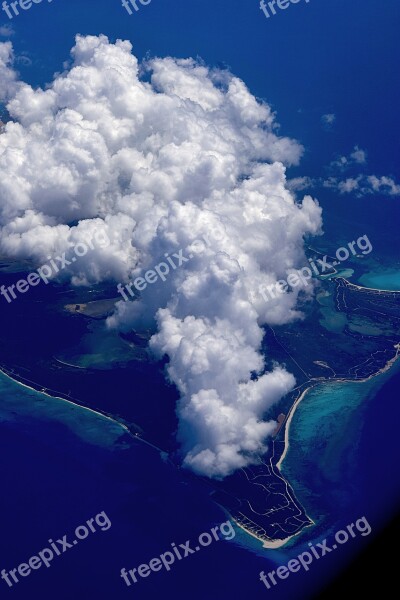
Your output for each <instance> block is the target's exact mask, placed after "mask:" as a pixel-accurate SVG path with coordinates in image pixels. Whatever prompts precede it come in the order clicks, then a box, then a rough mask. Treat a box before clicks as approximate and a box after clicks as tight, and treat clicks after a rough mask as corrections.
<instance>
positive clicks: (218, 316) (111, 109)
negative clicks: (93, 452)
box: [0, 36, 321, 477]
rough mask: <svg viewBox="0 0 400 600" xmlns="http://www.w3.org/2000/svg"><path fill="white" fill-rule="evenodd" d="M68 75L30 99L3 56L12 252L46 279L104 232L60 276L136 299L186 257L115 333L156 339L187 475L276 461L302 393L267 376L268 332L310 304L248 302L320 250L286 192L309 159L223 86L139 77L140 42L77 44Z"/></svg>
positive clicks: (6, 242) (175, 65)
mask: <svg viewBox="0 0 400 600" xmlns="http://www.w3.org/2000/svg"><path fill="white" fill-rule="evenodd" d="M72 59H73V63H72V65H71V67H70V68H69V70H66V71H65V72H64V73H62V74H60V75H58V76H56V77H55V79H54V81H53V82H52V83H51V85H49V86H48V87H47V88H46V89H40V88H37V89H33V88H32V87H31V86H30V85H27V84H26V83H23V82H18V81H17V79H16V75H15V73H14V71H13V70H12V69H11V67H10V64H11V61H12V48H11V45H10V44H9V43H5V44H0V83H1V89H2V90H3V92H4V94H5V95H4V97H7V98H8V100H9V101H8V105H7V110H8V112H9V114H10V116H11V121H9V122H8V123H7V125H6V127H5V131H4V133H2V134H1V135H0V207H1V209H0V227H1V229H0V251H1V253H2V254H7V255H8V256H10V257H18V258H29V259H30V260H32V261H33V262H35V263H37V264H38V265H40V264H41V263H43V262H45V260H46V258H47V257H48V256H49V255H52V254H60V253H62V252H66V254H67V255H68V252H70V250H71V248H72V246H74V244H76V243H77V242H79V241H85V239H86V238H87V236H88V235H90V234H91V232H93V231H94V230H101V231H102V233H103V234H104V235H107V237H108V238H109V240H110V245H109V246H108V247H107V248H101V249H96V250H94V251H92V252H90V253H88V254H87V255H86V256H85V257H83V258H82V259H81V260H79V261H76V262H75V263H74V264H72V265H71V266H70V267H68V269H69V270H67V269H65V270H64V271H63V275H64V276H66V275H68V276H69V277H70V278H71V280H72V282H73V283H74V284H78V285H90V284H91V283H93V282H99V281H105V280H112V281H115V282H119V281H121V282H128V281H129V280H131V279H132V278H135V277H137V276H138V275H140V274H142V273H143V272H144V271H145V270H146V269H149V268H151V267H152V266H153V265H155V264H156V263H157V262H160V261H161V260H167V259H168V257H170V256H171V255H173V254H174V253H175V254H177V253H179V252H180V251H181V250H182V249H184V251H185V256H189V255H191V256H192V258H191V260H190V261H185V263H184V264H183V265H182V267H180V268H176V269H172V268H171V273H170V276H169V277H168V279H167V280H166V281H165V282H159V283H158V284H156V285H154V286H148V288H147V289H146V290H144V291H143V293H142V296H141V299H140V301H136V302H121V303H119V305H118V307H117V310H116V312H115V314H114V315H113V316H112V317H111V318H110V319H109V321H108V326H109V327H115V328H120V329H128V328H131V327H137V326H138V324H139V325H141V326H143V323H146V324H148V325H149V327H153V331H154V335H153V337H152V339H151V341H150V345H151V348H152V349H153V351H154V352H155V353H156V355H158V356H163V355H167V356H168V357H169V363H168V374H169V377H170V378H171V380H172V381H173V382H174V383H175V384H176V386H177V388H178V390H179V392H180V395H181V399H180V402H179V405H178V407H177V413H178V416H179V431H178V438H179V442H180V445H181V448H182V453H183V462H184V464H185V465H186V466H188V467H189V468H191V469H193V470H194V471H195V472H197V473H201V474H204V475H208V476H210V477H224V476H226V475H228V474H229V473H231V472H233V471H234V470H235V469H237V468H239V467H242V466H244V465H246V464H249V463H251V462H254V461H256V460H257V456H258V455H259V454H260V453H262V452H264V451H265V449H266V443H267V439H268V436H269V435H270V434H271V431H272V430H273V428H274V423H273V422H272V421H271V420H269V421H266V420H265V419H266V416H267V415H268V413H269V411H270V409H271V407H272V406H273V404H274V403H276V402H278V401H279V399H280V398H282V397H283V396H284V395H285V394H286V393H287V392H288V391H289V390H290V389H291V388H292V387H293V385H294V383H295V382H294V378H293V376H292V375H291V374H290V373H288V372H287V371H286V370H285V368H284V367H283V366H280V365H276V364H273V363H269V364H268V365H266V362H265V357H264V355H263V353H262V352H261V343H262V339H263V329H262V326H263V325H264V324H285V323H289V322H291V321H293V320H294V319H297V318H301V316H302V313H301V308H299V294H303V295H304V294H305V293H307V294H310V293H311V289H312V286H308V289H307V291H306V292H304V291H303V292H302V291H300V290H299V289H297V288H295V289H294V290H293V291H292V292H291V293H286V294H283V295H281V296H280V297H279V298H276V299H275V300H274V301H271V302H269V303H265V302H263V301H262V298H259V299H255V300H254V301H253V300H251V299H250V298H251V297H252V296H251V292H252V291H254V290H256V289H258V288H259V286H260V285H262V284H267V285H269V284H274V283H276V282H277V281H278V280H279V279H282V278H283V277H284V275H285V273H287V270H288V269H291V268H299V267H301V266H303V264H304V262H305V256H304V252H303V242H304V237H305V236H307V235H314V234H318V233H319V232H320V227H321V209H320V207H319V206H318V203H317V202H316V201H314V200H313V199H312V198H311V197H310V196H305V197H304V198H303V200H302V202H298V201H297V200H296V199H295V198H294V196H293V195H292V193H291V191H290V190H289V189H288V187H287V185H286V173H285V170H286V166H288V165H295V164H298V162H299V159H300V157H301V155H302V151H303V149H302V147H301V145H300V144H299V143H298V142H296V141H294V140H291V139H289V138H286V137H280V136H278V135H277V133H276V131H277V124H276V121H275V115H274V114H273V113H272V111H271V109H270V107H269V106H268V105H267V104H265V103H263V102H260V101H258V100H256V98H255V97H254V96H252V94H251V93H250V92H249V90H248V89H247V88H246V86H245V84H244V83H243V82H242V81H241V80H240V79H238V78H236V77H234V76H233V75H231V74H229V73H228V72H227V71H220V70H217V69H214V70H212V69H209V68H207V67H206V66H204V65H203V64H199V63H198V62H196V61H194V60H193V59H181V60H177V59H174V58H170V57H167V58H155V59H152V60H149V61H148V62H146V63H144V64H139V63H138V61H137V59H136V58H135V57H134V56H133V54H132V47H131V44H130V43H129V42H127V41H120V40H119V41H117V42H116V43H115V44H110V43H109V41H108V39H107V38H106V37H105V36H98V37H95V36H87V37H82V36H77V38H76V44H75V46H74V48H73V49H72ZM199 244H200V245H199ZM199 248H201V252H200V251H199ZM270 358H271V357H270Z"/></svg>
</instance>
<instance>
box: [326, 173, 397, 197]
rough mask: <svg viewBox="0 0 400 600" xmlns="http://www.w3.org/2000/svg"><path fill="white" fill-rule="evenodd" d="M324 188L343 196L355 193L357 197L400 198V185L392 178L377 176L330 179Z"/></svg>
mask: <svg viewBox="0 0 400 600" xmlns="http://www.w3.org/2000/svg"><path fill="white" fill-rule="evenodd" d="M323 185H324V187H327V188H332V189H337V190H338V191H339V192H340V193H341V194H349V193H353V192H354V193H355V194H356V196H357V197H359V198H361V197H362V196H367V195H369V194H380V195H382V196H400V185H399V184H397V183H396V181H395V180H394V179H393V178H392V177H387V176H382V177H377V176H376V175H358V176H357V177H348V178H347V179H344V180H339V179H337V178H336V177H330V178H329V179H326V180H325V181H324V182H323Z"/></svg>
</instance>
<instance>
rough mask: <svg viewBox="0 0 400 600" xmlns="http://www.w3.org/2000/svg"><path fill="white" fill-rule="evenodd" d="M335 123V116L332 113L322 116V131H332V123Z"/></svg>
mask: <svg viewBox="0 0 400 600" xmlns="http://www.w3.org/2000/svg"><path fill="white" fill-rule="evenodd" d="M335 121H336V115H335V114H334V113H328V114H326V115H322V117H321V123H322V126H323V128H324V129H326V130H328V131H329V130H330V129H332V127H333V125H334V123H335Z"/></svg>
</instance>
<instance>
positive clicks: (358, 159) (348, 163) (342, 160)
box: [330, 146, 367, 171]
mask: <svg viewBox="0 0 400 600" xmlns="http://www.w3.org/2000/svg"><path fill="white" fill-rule="evenodd" d="M366 162H367V153H366V151H365V150H362V148H359V146H354V148H353V151H352V152H351V153H350V155H349V156H340V157H339V158H337V159H336V160H334V161H333V162H331V164H330V167H331V168H337V169H340V170H341V171H344V170H345V169H348V168H350V167H353V166H354V165H365V164H366Z"/></svg>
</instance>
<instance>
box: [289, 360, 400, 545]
mask: <svg viewBox="0 0 400 600" xmlns="http://www.w3.org/2000/svg"><path fill="white" fill-rule="evenodd" d="M399 384H400V363H399V361H397V363H396V364H395V365H394V366H393V367H392V368H391V369H390V370H389V371H387V372H385V373H383V374H380V375H378V376H377V377H374V378H372V379H370V380H368V381H365V382H358V383H354V382H334V383H325V384H320V385H318V386H317V387H315V388H313V389H312V390H310V391H309V392H308V393H307V394H306V396H305V397H304V398H303V400H302V401H301V403H300V404H299V405H298V408H297V410H296V412H295V414H294V416H293V419H292V422H291V427H290V436H289V439H290V446H289V451H288V453H287V455H286V457H285V460H284V462H283V464H282V471H283V473H284V475H285V476H286V477H287V478H288V479H289V481H290V482H291V483H292V485H293V487H294V489H295V493H296V495H297V497H298V498H299V500H300V502H301V503H302V504H303V505H304V506H305V508H306V509H307V512H308V514H309V516H311V518H312V519H313V520H314V521H315V523H316V526H315V527H314V528H312V529H313V530H314V531H312V529H311V530H309V531H306V532H305V537H306V538H307V539H308V536H310V539H313V538H315V537H318V536H319V535H321V533H324V534H325V535H326V534H329V533H332V532H334V531H336V530H337V529H340V528H342V527H343V526H345V525H346V524H347V523H350V522H351V519H352V518H354V516H357V514H358V515H359V516H361V515H362V514H365V513H367V514H369V515H370V518H371V519H377V520H378V521H381V519H382V516H384V515H387V516H389V513H388V510H389V508H388V507H389V506H391V505H392V503H393V501H394V496H393V494H396V493H397V491H398V490H399V487H400V486H399V483H398V479H399V478H398V475H397V474H396V473H393V472H391V471H392V469H391V467H390V465H392V464H393V463H394V462H396V461H398V460H399V458H400V447H399V443H398V440H397V438H398V436H397V435H396V434H395V433H394V432H392V429H393V423H394V422H396V421H397V422H398V416H399V408H398V401H397V396H398V394H397V390H398V385H399ZM386 473H387V476H386ZM392 484H393V485H392ZM384 486H386V489H385V487H384Z"/></svg>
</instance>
